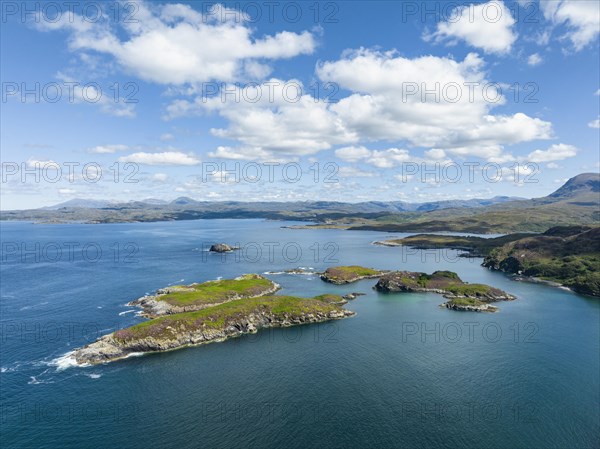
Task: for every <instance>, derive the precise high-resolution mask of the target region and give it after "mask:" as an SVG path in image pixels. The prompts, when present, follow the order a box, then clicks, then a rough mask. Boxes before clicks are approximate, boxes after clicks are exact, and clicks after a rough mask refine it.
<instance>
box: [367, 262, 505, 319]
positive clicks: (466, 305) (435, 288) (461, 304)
mask: <svg viewBox="0 0 600 449" xmlns="http://www.w3.org/2000/svg"><path fill="white" fill-rule="evenodd" d="M374 289H375V290H377V291H380V292H391V293H394V292H395V293H414V292H421V293H437V294H440V295H442V296H443V297H444V298H446V299H448V301H447V302H445V303H443V304H441V307H445V308H448V309H452V310H460V311H468V312H496V311H497V310H498V308H497V307H496V306H492V305H490V303H492V302H499V301H512V300H514V299H516V298H515V296H513V295H510V294H508V293H506V292H505V291H503V290H500V289H498V288H495V287H490V286H488V285H484V284H468V283H466V282H463V281H462V279H460V278H459V277H458V275H457V274H456V273H453V272H450V271H436V272H434V273H432V274H426V273H420V272H412V271H395V272H392V273H388V274H385V275H383V276H382V277H381V278H380V279H379V281H378V282H377V284H375V287H374Z"/></svg>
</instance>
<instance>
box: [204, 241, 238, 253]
mask: <svg viewBox="0 0 600 449" xmlns="http://www.w3.org/2000/svg"><path fill="white" fill-rule="evenodd" d="M238 249H240V247H239V246H229V245H228V244H226V243H215V244H214V245H211V246H210V248H209V250H208V251H210V252H211V253H230V252H232V251H236V250H238Z"/></svg>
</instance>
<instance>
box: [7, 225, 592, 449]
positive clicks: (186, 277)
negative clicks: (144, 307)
mask: <svg viewBox="0 0 600 449" xmlns="http://www.w3.org/2000/svg"><path fill="white" fill-rule="evenodd" d="M287 224H292V223H282V222H268V221H262V220H198V221H181V222H165V223H140V224H109V225H33V224H27V223H2V224H1V230H2V250H3V253H2V267H1V271H0V274H1V281H2V282H1V290H0V294H1V303H0V305H1V308H0V312H1V320H2V336H1V338H2V340H1V342H2V351H1V352H0V366H1V367H2V370H1V371H2V372H1V374H0V382H1V384H0V387H1V388H0V394H1V398H0V399H1V405H2V420H1V427H2V432H1V433H2V437H1V438H2V441H1V442H2V447H11V448H12V447H14V448H21V447H47V448H54V447H60V448H115V447H123V448H130V447H131V448H154V447H156V448H160V447H181V448H196V447H206V448H229V447H261V448H264V447H266V448H269V447H271V448H275V447H297V448H309V447H327V448H335V447H352V448H382V447H386V448H392V447H399V448H400V447H404V448H415V447H426V448H442V447H472V448H507V447H523V448H530V447H534V448H545V447H553V448H579V447H581V448H591V447H598V441H600V423H599V419H600V418H599V417H600V412H599V409H598V407H599V406H598V404H599V403H600V397H599V394H600V385H599V377H600V376H599V371H600V356H599V354H600V343H599V341H600V335H599V331H600V301H598V300H597V299H593V298H588V297H584V296H580V295H576V294H573V293H571V292H569V291H565V290H561V289H556V288H551V287H547V286H543V285H534V284H527V283H519V282H514V281H511V280H510V279H508V278H506V277H505V276H503V275H502V274H499V273H493V272H490V271H488V270H486V269H484V268H482V267H480V266H479V263H480V262H481V261H480V260H478V259H465V258H458V257H456V254H457V253H456V252H453V251H426V252H424V251H416V250H402V249H400V248H388V247H381V246H375V245H371V244H370V243H371V242H372V241H373V240H381V239H384V238H386V237H388V234H384V233H375V232H368V231H360V232H350V231H338V230H317V229H314V230H294V229H283V228H281V226H285V225H287ZM293 224H297V223H293ZM215 242H227V243H233V244H235V243H239V244H240V245H241V246H242V247H243V248H244V250H243V251H242V252H241V253H237V254H235V253H234V254H229V255H227V256H226V257H225V258H223V257H221V256H219V255H215V254H208V253H207V252H206V251H203V249H205V247H206V245H209V244H211V243H215ZM22 243H26V244H27V246H26V247H25V248H24V250H23V249H21V248H20V245H21V244H22ZM36 243H38V244H39V248H37V249H36V247H35V244H36ZM76 243H77V244H79V246H76V245H75V244H76ZM277 243H279V246H275V245H276V244H277ZM15 245H17V246H15ZM86 245H87V246H86ZM128 245H129V246H128ZM284 245H287V246H285V250H284ZM69 246H71V247H72V248H75V249H73V250H72V251H68V250H67V249H65V248H68V247H69ZM57 247H60V248H61V251H62V253H61V254H59V253H58V252H57V250H56V248H57ZM84 247H85V248H86V249H85V250H83V248H84ZM16 248H17V249H16ZM98 248H100V249H101V251H102V254H101V255H100V256H98V255H97V253H96V250H97V249H98ZM257 248H260V249H261V251H262V252H261V253H259V252H258V251H257ZM269 248H272V250H269ZM117 249H118V251H117ZM300 253H301V254H300ZM23 256H25V257H24V259H22V257H23ZM36 256H37V260H35V257H36ZM96 259H97V260H96ZM335 264H361V265H366V266H372V267H377V268H383V269H406V270H418V271H428V272H431V271H433V270H436V269H449V270H452V271H456V272H457V273H458V274H459V275H460V276H461V277H462V278H463V279H464V280H467V281H470V282H483V283H487V284H491V285H494V286H497V287H499V288H502V289H504V290H506V291H508V292H509V293H512V294H514V295H516V296H517V297H518V300H516V301H513V302H509V303H500V304H499V307H500V312H498V313H495V314H469V313H461V312H455V311H450V310H446V309H441V308H439V307H438V305H439V304H440V303H441V302H442V298H441V297H440V296H437V295H434V294H411V295H398V294H379V293H377V292H375V291H374V290H372V286H373V285H374V283H375V281H373V280H367V281H362V282H359V283H357V284H353V285H349V286H334V285H329V284H325V283H323V282H322V281H320V280H319V279H318V277H316V276H312V275H287V274H269V275H267V276H269V277H270V278H272V279H273V280H275V281H276V282H278V283H280V284H281V285H282V287H283V289H282V293H286V294H288V293H289V294H295V295H304V296H311V295H314V294H319V293H324V292H335V293H346V292H363V293H366V295H365V296H361V297H359V298H357V299H356V300H354V301H352V302H350V303H348V304H347V305H346V306H345V307H347V308H349V309H351V310H354V311H356V312H357V316H355V317H353V318H349V319H346V320H342V321H336V322H333V323H322V324H319V325H310V326H304V327H294V328H288V329H275V330H266V331H263V332H259V333H258V334H256V335H250V336H245V337H242V338H239V339H235V340H230V341H227V342H224V343H218V344H210V345H205V346H200V347H196V348H188V349H183V350H179V351H173V352H169V353H162V354H152V355H147V356H142V357H133V358H130V359H127V360H124V361H121V362H116V363H113V364H108V365H104V366H95V367H88V368H73V367H65V366H64V364H62V363H61V359H60V357H61V356H63V355H64V354H66V353H67V352H68V351H70V350H72V349H73V348H75V347H78V346H81V345H83V344H85V343H87V342H89V341H93V340H94V339H95V338H97V337H98V336H99V335H102V334H104V333H108V332H110V331H112V330H114V329H116V328H120V327H125V326H129V325H132V324H134V323H136V322H139V321H141V318H139V317H137V316H136V315H135V313H134V311H133V309H132V308H130V307H127V306H125V303H126V302H127V301H129V300H132V299H135V298H137V297H139V296H142V295H143V294H145V293H149V292H152V291H153V290H155V289H157V288H159V287H163V286H166V285H169V284H174V283H181V282H185V283H190V282H196V281H204V280H207V279H214V278H217V277H219V276H223V277H231V276H236V275H239V274H243V273H252V272H256V273H264V272H281V271H282V270H285V269H289V268H296V267H307V268H308V267H312V268H313V269H315V270H320V269H323V268H325V267H327V266H331V265H335Z"/></svg>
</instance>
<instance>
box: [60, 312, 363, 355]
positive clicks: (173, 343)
mask: <svg viewBox="0 0 600 449" xmlns="http://www.w3.org/2000/svg"><path fill="white" fill-rule="evenodd" d="M353 315H355V312H352V311H350V310H345V309H342V308H335V309H333V310H329V311H326V312H322V311H317V310H315V311H307V312H304V313H298V314H279V313H273V312H271V311H268V310H267V311H263V310H255V311H253V312H252V313H250V314H247V315H245V316H240V317H236V318H235V319H232V320H231V321H229V320H226V322H225V323H224V324H223V326H222V327H218V328H211V327H209V326H206V325H200V326H199V327H197V328H187V329H182V328H179V329H178V328H176V327H177V326H175V327H174V328H172V329H170V330H171V332H166V333H164V335H162V336H147V335H145V336H142V337H140V338H135V337H129V336H128V334H127V332H126V331H127V330H123V331H117V332H113V333H112V334H109V335H105V336H103V337H101V338H100V339H99V340H97V341H96V342H94V343H91V344H89V345H87V346H84V347H83V348H80V349H77V350H75V351H73V353H72V354H71V358H72V359H73V360H74V361H75V362H76V363H77V364H80V365H88V364H91V365H94V364H98V363H106V362H110V361H113V360H119V359H123V358H126V357H128V356H131V355H132V354H136V353H140V352H143V353H145V352H159V351H169V350H173V349H178V348H182V347H186V346H193V345H200V344H205V343H212V342H219V341H224V340H227V339H229V338H234V337H239V336H241V335H243V334H248V333H255V332H257V331H258V330H259V329H263V328H269V327H289V326H295V325H300V324H309V323H320V322H324V321H330V320H338V319H342V318H346V317H350V316H353Z"/></svg>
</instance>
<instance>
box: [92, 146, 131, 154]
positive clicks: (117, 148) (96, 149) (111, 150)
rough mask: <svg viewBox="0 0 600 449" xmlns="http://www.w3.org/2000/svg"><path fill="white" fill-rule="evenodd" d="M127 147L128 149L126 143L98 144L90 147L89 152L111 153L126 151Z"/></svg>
mask: <svg viewBox="0 0 600 449" xmlns="http://www.w3.org/2000/svg"><path fill="white" fill-rule="evenodd" d="M128 149H129V147H128V146H127V145H121V144H116V145H98V146H95V147H93V148H90V149H89V152H90V153H95V154H113V153H116V152H117V151H127V150H128Z"/></svg>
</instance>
